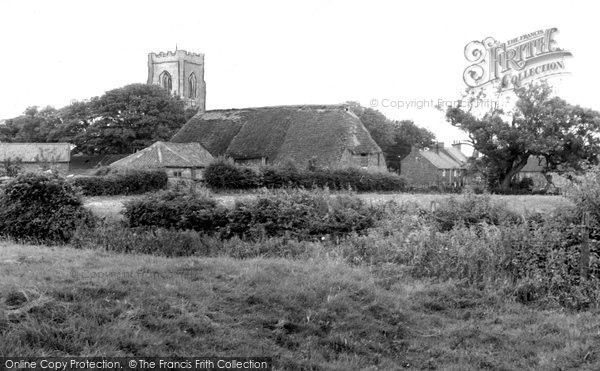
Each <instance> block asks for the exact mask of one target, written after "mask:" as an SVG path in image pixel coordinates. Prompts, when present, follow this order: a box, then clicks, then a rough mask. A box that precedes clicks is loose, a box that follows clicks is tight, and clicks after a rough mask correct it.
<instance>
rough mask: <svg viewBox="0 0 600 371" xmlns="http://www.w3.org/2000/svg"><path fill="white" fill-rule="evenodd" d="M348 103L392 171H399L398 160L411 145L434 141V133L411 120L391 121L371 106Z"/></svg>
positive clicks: (421, 144)
mask: <svg viewBox="0 0 600 371" xmlns="http://www.w3.org/2000/svg"><path fill="white" fill-rule="evenodd" d="M349 104H350V109H351V110H352V112H353V113H354V114H355V115H357V116H358V117H359V118H360V120H361V121H362V123H363V124H364V125H365V127H366V128H367V130H369V133H370V134H371V137H372V138H373V140H374V141H375V142H376V143H377V145H378V146H379V147H380V148H381V150H382V151H383V153H384V155H385V159H386V163H387V165H388V167H389V168H390V169H392V170H394V171H397V172H399V171H400V161H401V160H402V159H403V158H404V157H406V156H407V155H408V154H409V153H410V151H411V148H412V147H413V146H415V147H418V148H423V147H431V146H433V144H434V142H435V134H433V133H432V132H431V131H429V130H427V129H425V128H421V127H418V126H417V125H415V123H414V122H413V121H410V120H403V121H392V120H390V119H388V118H387V117H385V116H384V115H383V114H382V113H381V112H379V111H377V110H375V109H373V108H366V107H362V106H361V105H360V104H358V103H355V102H349Z"/></svg>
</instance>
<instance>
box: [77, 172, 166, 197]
mask: <svg viewBox="0 0 600 371" xmlns="http://www.w3.org/2000/svg"><path fill="white" fill-rule="evenodd" d="M168 180H169V178H168V177H167V173H166V172H165V171H164V170H159V169H156V170H126V171H111V172H109V173H107V174H106V175H95V176H85V177H76V178H73V179H72V182H73V184H74V185H76V186H78V187H80V188H81V189H82V191H83V194H84V195H86V196H112V195H130V194H141V193H146V192H150V191H156V190H159V189H165V188H166V187H167V182H168Z"/></svg>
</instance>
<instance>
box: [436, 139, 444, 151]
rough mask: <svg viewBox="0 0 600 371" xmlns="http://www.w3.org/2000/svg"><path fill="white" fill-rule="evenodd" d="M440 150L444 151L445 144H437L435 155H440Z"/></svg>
mask: <svg viewBox="0 0 600 371" xmlns="http://www.w3.org/2000/svg"><path fill="white" fill-rule="evenodd" d="M440 149H444V142H437V143H436V144H435V153H440Z"/></svg>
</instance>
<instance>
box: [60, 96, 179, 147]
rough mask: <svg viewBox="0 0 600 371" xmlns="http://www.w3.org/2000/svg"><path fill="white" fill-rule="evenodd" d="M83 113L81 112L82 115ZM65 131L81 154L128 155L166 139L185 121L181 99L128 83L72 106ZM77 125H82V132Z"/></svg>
mask: <svg viewBox="0 0 600 371" xmlns="http://www.w3.org/2000/svg"><path fill="white" fill-rule="evenodd" d="M82 111H83V112H82ZM72 115H74V116H75V117H74V119H73V116H71V115H68V116H66V117H65V118H66V119H67V120H66V123H67V125H66V126H65V127H64V129H65V132H70V131H75V132H77V135H76V136H75V138H74V143H75V144H76V145H77V146H78V150H79V151H81V152H84V153H88V154H93V153H129V152H133V151H134V150H135V149H138V148H144V147H147V146H149V145H150V144H152V143H153V142H155V141H157V140H169V139H170V138H171V137H172V136H173V135H174V134H175V132H176V131H177V130H178V129H179V128H181V126H182V125H183V124H184V123H185V122H186V110H185V105H184V102H183V101H182V100H180V99H179V98H177V97H173V96H171V95H170V94H169V93H168V92H167V91H166V90H164V89H163V88H161V87H159V86H156V85H146V84H132V85H127V86H125V87H122V88H119V89H114V90H111V91H108V92H106V93H105V94H104V95H103V96H101V97H99V98H93V99H92V100H91V101H90V102H89V103H87V107H85V108H82V107H75V108H74V109H73V111H72ZM77 125H81V126H83V130H82V129H81V128H79V127H77Z"/></svg>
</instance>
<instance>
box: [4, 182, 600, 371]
mask: <svg viewBox="0 0 600 371" xmlns="http://www.w3.org/2000/svg"><path fill="white" fill-rule="evenodd" d="M31 179H32V178H31V177H30V178H25V180H26V181H28V182H29V181H32V180H31ZM33 180H35V178H33ZM56 182H59V180H56ZM52 184H54V183H52ZM56 184H62V183H60V182H59V183H56ZM62 187H63V190H64V191H65V192H67V191H69V187H68V186H65V185H64V184H63V185H62ZM23 189H25V190H26V191H29V190H30V189H32V188H31V187H25V188H23ZM56 193H57V192H55V191H52V193H51V194H56ZM7 194H8V195H11V196H14V197H17V198H18V197H22V196H23V192H12V191H7ZM49 194H50V193H49ZM66 194H68V192H67V193H66ZM23 197H24V196H23ZM28 197H29V196H28ZM28 197H25V198H24V199H25V200H29V199H30V198H28ZM61 197H62V196H61ZM68 200H70V201H69V202H71V203H72V200H71V199H68ZM0 201H2V200H0ZM82 201H83V206H84V207H85V208H86V209H87V210H91V212H92V213H93V214H94V215H95V216H98V217H100V219H99V220H97V221H96V222H95V224H94V225H92V224H89V223H87V224H81V225H79V226H78V227H77V229H76V230H75V231H74V232H73V233H72V234H70V235H68V236H67V237H68V238H69V241H68V242H61V241H62V240H60V241H56V240H55V241H48V242H42V241H38V243H32V242H31V241H29V242H27V241H26V240H19V241H17V240H15V239H14V238H9V237H7V238H5V239H3V240H2V242H0V356H7V355H11V356H15V355H18V356H28V355H35V356H64V355H77V356H108V355H110V356H156V355H161V356H189V355H218V356H234V357H235V356H240V355H246V356H267V357H272V358H273V361H274V369H276V370H359V369H360V370H398V369H417V370H419V369H440V370H479V369H490V370H528V369H530V370H538V369H544V370H567V369H577V370H594V369H599V368H600V356H599V355H598V350H597V349H598V348H599V346H600V316H598V314H600V305H599V303H600V290H599V289H598V278H597V277H598V272H599V268H600V260H599V259H598V258H597V253H596V252H594V253H593V254H592V259H591V262H590V268H591V275H590V276H589V277H588V279H586V280H582V279H580V277H579V273H578V271H577V261H578V258H579V253H578V249H579V246H580V243H581V236H580V232H579V229H578V228H579V227H578V226H576V225H575V224H576V222H577V208H576V207H574V205H575V204H574V203H573V202H571V201H570V200H568V199H566V198H563V197H560V196H494V195H474V194H469V193H467V194H463V195H442V194H408V193H349V192H342V191H336V192H329V191H325V190H313V191H303V190H258V191H252V192H239V193H234V192H228V193H222V192H221V193H220V192H212V191H209V190H206V189H200V190H198V189H194V190H192V189H190V190H185V189H175V190H170V191H159V192H152V193H148V194H141V195H129V196H92V197H85V198H84V199H83V200H82ZM432 201H433V202H435V208H432ZM26 204H27V205H29V201H27V203H26ZM70 205H71V204H70ZM75 206H76V204H72V205H71V206H70V207H75ZM40 207H41V206H40ZM69 210H72V211H70V212H73V213H77V214H76V215H85V213H84V214H82V213H81V211H77V209H69ZM7 215H9V214H7ZM11 215H12V214H11ZM15 215H16V217H15V218H17V219H18V218H20V214H19V213H17V214H15ZM74 215H75V214H74ZM17 221H18V220H16V221H15V223H16V222H17ZM59 221H60V220H59ZM15 225H16V226H18V225H17V224H15ZM60 225H62V224H60ZM9 227H10V228H13V227H14V226H13V225H12V224H6V225H5V226H3V228H9ZM14 228H16V227H14ZM69 228H71V227H69ZM6 230H9V229H6ZM14 230H17V231H18V230H19V229H14ZM57 236H58V237H60V238H67V237H65V236H64V235H57Z"/></svg>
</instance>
